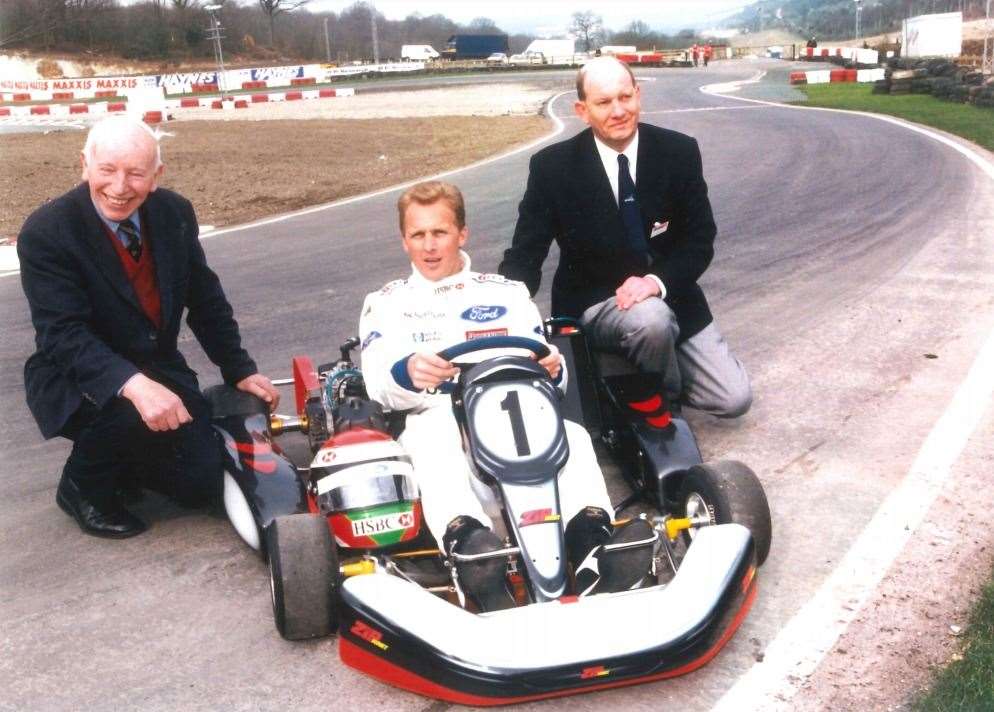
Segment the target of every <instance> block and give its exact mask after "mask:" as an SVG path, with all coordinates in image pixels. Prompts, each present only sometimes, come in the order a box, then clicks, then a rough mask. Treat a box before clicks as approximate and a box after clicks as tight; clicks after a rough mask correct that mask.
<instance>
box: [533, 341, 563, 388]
mask: <svg viewBox="0 0 994 712" xmlns="http://www.w3.org/2000/svg"><path fill="white" fill-rule="evenodd" d="M532 358H538V357H537V356H535V355H534V354H533V355H532ZM538 365H539V366H541V367H542V368H544V369H545V370H546V371H548V372H549V376H550V377H551V378H552V380H555V379H556V378H558V377H559V372H560V371H561V370H562V368H563V359H562V356H561V355H560V353H559V349H558V348H556V347H555V346H553V345H552V344H549V355H548V356H546V357H545V358H541V359H538Z"/></svg>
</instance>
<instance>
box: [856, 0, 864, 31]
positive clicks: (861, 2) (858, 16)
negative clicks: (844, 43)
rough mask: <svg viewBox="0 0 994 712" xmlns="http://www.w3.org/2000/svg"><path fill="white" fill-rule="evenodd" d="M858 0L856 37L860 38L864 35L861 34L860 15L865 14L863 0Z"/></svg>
mask: <svg viewBox="0 0 994 712" xmlns="http://www.w3.org/2000/svg"><path fill="white" fill-rule="evenodd" d="M855 2H856V39H857V40H858V39H859V38H860V37H861V36H862V35H861V34H860V32H861V28H860V22H859V21H860V19H861V18H860V16H861V15H862V14H863V0H855Z"/></svg>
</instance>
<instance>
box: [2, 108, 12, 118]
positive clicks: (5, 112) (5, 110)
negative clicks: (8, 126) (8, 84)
mask: <svg viewBox="0 0 994 712" xmlns="http://www.w3.org/2000/svg"><path fill="white" fill-rule="evenodd" d="M0 116H10V109H8V108H7V107H0Z"/></svg>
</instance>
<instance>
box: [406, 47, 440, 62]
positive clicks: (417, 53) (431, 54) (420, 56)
mask: <svg viewBox="0 0 994 712" xmlns="http://www.w3.org/2000/svg"><path fill="white" fill-rule="evenodd" d="M438 57H439V54H438V52H436V51H435V49H434V48H433V47H432V46H431V45H403V46H402V47H401V48H400V58H401V59H403V60H404V61H409V62H410V61H413V62H424V61H427V60H429V59H438Z"/></svg>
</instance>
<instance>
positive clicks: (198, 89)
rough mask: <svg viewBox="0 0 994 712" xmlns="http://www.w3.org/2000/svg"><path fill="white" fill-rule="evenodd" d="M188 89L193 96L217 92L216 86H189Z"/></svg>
mask: <svg viewBox="0 0 994 712" xmlns="http://www.w3.org/2000/svg"><path fill="white" fill-rule="evenodd" d="M190 89H191V90H192V91H193V93H194V94H207V93H212V92H216V91H217V84H191V85H190Z"/></svg>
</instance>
